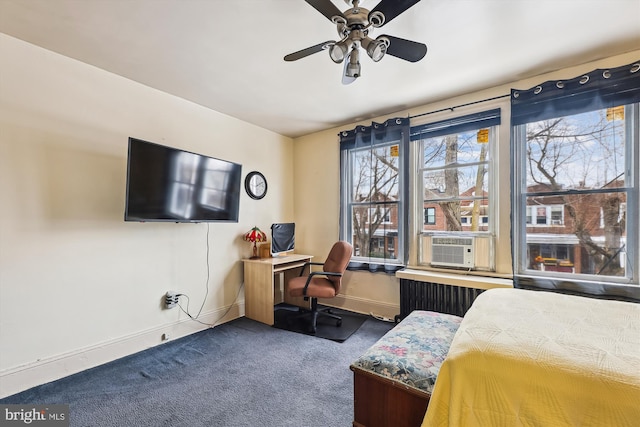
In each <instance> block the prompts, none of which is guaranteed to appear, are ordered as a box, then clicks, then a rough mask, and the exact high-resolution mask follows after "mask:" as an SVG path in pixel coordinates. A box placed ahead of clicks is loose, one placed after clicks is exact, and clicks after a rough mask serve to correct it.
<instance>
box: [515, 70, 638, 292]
mask: <svg viewBox="0 0 640 427" xmlns="http://www.w3.org/2000/svg"><path fill="white" fill-rule="evenodd" d="M637 102H640V61H638V62H635V63H632V64H629V65H624V66H621V67H617V68H608V69H597V70H593V71H591V72H589V73H586V74H583V75H580V76H577V77H575V78H572V79H569V80H554V81H547V82H545V83H542V84H540V85H538V86H535V87H532V88H530V89H527V90H519V89H512V90H511V125H512V128H513V127H514V126H517V125H523V124H526V123H532V122H537V121H541V120H546V119H551V118H554V117H561V116H567V115H573V114H580V113H584V112H587V111H593V110H598V109H605V108H610V107H615V106H618V105H625V104H632V103H637ZM512 143H517V138H514V137H513V136H512ZM514 160H515V159H512V170H513V168H514V167H515V165H514V163H513V161H514ZM512 175H513V174H512ZM515 185H518V184H517V183H515V182H514V183H512V194H515V193H513V190H514V186H515ZM516 226H517V223H516V222H513V227H512V229H513V230H514V232H519V231H515V230H517V228H516ZM521 244H522V243H521ZM513 249H515V247H513ZM512 255H513V257H512V258H513V270H514V285H515V286H516V287H519V288H526V289H544V290H553V291H556V292H563V293H569V294H576V295H589V296H592V297H600V298H607V299H618V300H627V301H635V302H640V287H639V286H637V285H619V284H615V283H605V282H596V281H579V280H573V279H571V278H569V279H563V278H560V277H558V278H549V277H539V276H533V275H529V276H527V275H523V274H519V273H518V271H519V265H518V262H519V260H518V259H516V255H515V252H513V253H512Z"/></svg>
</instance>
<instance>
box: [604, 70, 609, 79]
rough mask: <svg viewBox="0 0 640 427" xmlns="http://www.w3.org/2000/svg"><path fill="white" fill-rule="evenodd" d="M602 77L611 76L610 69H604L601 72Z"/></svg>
mask: <svg viewBox="0 0 640 427" xmlns="http://www.w3.org/2000/svg"><path fill="white" fill-rule="evenodd" d="M602 77H604V78H605V79H608V78H611V71H609V70H604V71H603V72H602Z"/></svg>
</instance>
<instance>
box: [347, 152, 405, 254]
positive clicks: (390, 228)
mask: <svg viewBox="0 0 640 427" xmlns="http://www.w3.org/2000/svg"><path fill="white" fill-rule="evenodd" d="M398 149H399V148H398V145H397V144H394V145H391V146H389V145H386V146H379V147H375V148H371V149H366V150H360V151H354V152H353V153H352V154H351V165H352V170H351V176H352V192H351V194H352V198H353V200H352V209H353V212H352V221H353V224H352V227H353V243H354V247H355V250H356V255H358V256H366V257H371V258H384V259H395V258H396V257H397V253H398V250H397V240H398V239H397V233H398V224H397V222H398V200H399V191H400V185H399V159H400V157H399V153H398Z"/></svg>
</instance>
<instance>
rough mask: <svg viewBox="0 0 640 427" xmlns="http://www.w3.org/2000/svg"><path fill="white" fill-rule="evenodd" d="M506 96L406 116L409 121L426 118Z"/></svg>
mask: <svg viewBox="0 0 640 427" xmlns="http://www.w3.org/2000/svg"><path fill="white" fill-rule="evenodd" d="M508 96H511V94H510V93H509V94H506V95H500V96H494V97H493V98H487V99H481V100H480V101H473V102H467V103H466V104H460V105H456V106H454V107H449V108H442V109H440V110H435V111H429V112H428V113H421V114H416V115H415V116H408V118H409V119H415V118H416V117H422V116H428V115H430V114H435V113H442V112H443V111H453V110H455V109H456V108H461V107H468V106H469V105H475V104H481V103H483V102H488V101H495V100H496V99H500V98H506V97H508Z"/></svg>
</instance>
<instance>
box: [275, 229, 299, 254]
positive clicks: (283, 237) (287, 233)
mask: <svg viewBox="0 0 640 427" xmlns="http://www.w3.org/2000/svg"><path fill="white" fill-rule="evenodd" d="M295 230H296V224H295V223H293V222H280V223H275V224H271V256H274V257H276V256H280V255H282V254H285V253H287V252H291V251H293V249H294V247H295V241H296V238H295Z"/></svg>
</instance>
